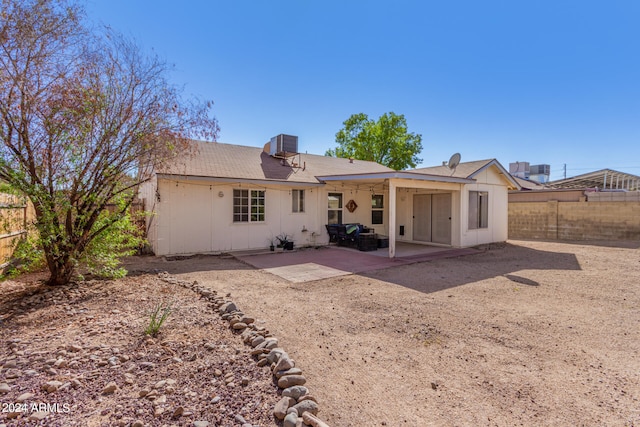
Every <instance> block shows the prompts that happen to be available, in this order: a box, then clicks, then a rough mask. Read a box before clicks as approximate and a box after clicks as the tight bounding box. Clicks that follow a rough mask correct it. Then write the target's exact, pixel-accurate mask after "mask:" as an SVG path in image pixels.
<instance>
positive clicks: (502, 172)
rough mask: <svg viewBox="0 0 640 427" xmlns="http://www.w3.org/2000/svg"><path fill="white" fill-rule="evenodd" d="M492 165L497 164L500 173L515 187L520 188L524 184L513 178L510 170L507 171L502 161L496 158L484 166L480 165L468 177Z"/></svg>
mask: <svg viewBox="0 0 640 427" xmlns="http://www.w3.org/2000/svg"><path fill="white" fill-rule="evenodd" d="M491 166H495V167H496V168H498V170H499V171H500V174H501V175H502V176H503V177H504V179H505V180H506V181H507V182H509V183H510V184H511V185H512V186H513V187H515V189H516V190H520V189H521V188H522V186H521V185H520V184H519V183H518V181H516V180H515V179H514V178H513V176H511V174H510V173H509V172H507V170H506V169H505V168H504V167H503V166H502V164H500V162H499V161H498V160H496V159H493V160H490V161H489V162H487V163H486V164H484V165H483V166H482V167H480V168H479V169H477V170H476V171H475V172H473V173H472V174H471V175H469V176H468V178H473V177H475V176H476V175H478V174H479V173H480V172H483V171H485V170H486V169H488V168H489V167H491Z"/></svg>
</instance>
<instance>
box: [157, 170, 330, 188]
mask: <svg viewBox="0 0 640 427" xmlns="http://www.w3.org/2000/svg"><path fill="white" fill-rule="evenodd" d="M157 177H158V179H168V180H181V181H204V182H226V183H237V182H241V183H246V184H255V185H286V186H289V187H291V186H295V187H322V186H323V185H324V183H322V182H305V181H283V180H276V179H250V178H227V177H217V176H201V175H180V174H170V173H159V174H157Z"/></svg>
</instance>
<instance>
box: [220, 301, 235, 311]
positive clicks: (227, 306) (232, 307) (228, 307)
mask: <svg viewBox="0 0 640 427" xmlns="http://www.w3.org/2000/svg"><path fill="white" fill-rule="evenodd" d="M219 310H220V314H224V313H231V312H232V311H236V310H238V307H236V305H235V303H233V302H232V301H230V302H227V303H225V304H222V305H221V306H220V309H219Z"/></svg>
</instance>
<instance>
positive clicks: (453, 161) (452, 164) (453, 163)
mask: <svg viewBox="0 0 640 427" xmlns="http://www.w3.org/2000/svg"><path fill="white" fill-rule="evenodd" d="M459 164H460V153H455V154H454V155H453V156H451V158H450V159H449V163H447V166H449V169H455V168H456V166H458V165H459Z"/></svg>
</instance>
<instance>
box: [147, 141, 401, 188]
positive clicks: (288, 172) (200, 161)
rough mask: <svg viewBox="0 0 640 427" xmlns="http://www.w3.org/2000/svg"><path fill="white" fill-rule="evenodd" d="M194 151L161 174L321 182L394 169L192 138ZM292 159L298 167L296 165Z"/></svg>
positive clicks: (165, 167) (354, 161) (164, 168)
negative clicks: (283, 155) (278, 155)
mask: <svg viewBox="0 0 640 427" xmlns="http://www.w3.org/2000/svg"><path fill="white" fill-rule="evenodd" d="M191 148H193V152H191V153H188V154H187V153H183V154H178V155H177V156H176V158H175V159H174V160H173V161H172V162H170V163H168V164H165V165H164V166H161V167H159V168H158V169H157V170H156V173H157V174H159V175H172V176H181V177H201V178H216V179H223V180H253V181H256V180H258V181H274V182H290V183H296V182H297V183H309V184H319V183H320V181H319V180H318V179H317V178H316V176H318V175H341V174H358V173H375V172H388V171H393V169H391V168H388V167H386V166H383V165H380V164H378V163H375V162H368V161H364V160H353V162H351V161H350V160H349V159H344V158H337V157H328V156H320V155H316V154H305V153H300V154H299V155H296V156H295V157H290V158H289V159H288V160H287V161H283V160H282V159H279V158H275V157H272V156H270V155H269V154H268V153H265V152H264V151H263V149H262V148H259V147H248V146H244V145H233V144H223V143H220V142H203V141H193V142H191ZM292 162H295V163H297V166H298V167H294V166H292Z"/></svg>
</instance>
